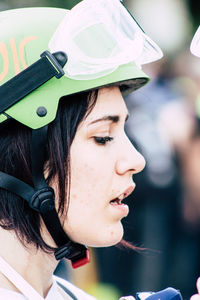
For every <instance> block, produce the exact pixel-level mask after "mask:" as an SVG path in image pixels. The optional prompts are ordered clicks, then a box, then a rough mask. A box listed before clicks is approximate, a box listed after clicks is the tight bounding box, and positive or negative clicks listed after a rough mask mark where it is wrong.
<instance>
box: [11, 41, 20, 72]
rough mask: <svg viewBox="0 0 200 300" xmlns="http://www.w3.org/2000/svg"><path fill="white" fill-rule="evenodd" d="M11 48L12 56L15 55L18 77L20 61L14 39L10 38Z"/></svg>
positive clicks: (14, 60) (14, 61)
mask: <svg viewBox="0 0 200 300" xmlns="http://www.w3.org/2000/svg"><path fill="white" fill-rule="evenodd" d="M10 46H11V50H12V55H13V63H14V68H15V74H16V75H17V74H18V73H19V72H20V66H19V60H18V56H17V48H16V44H15V40H14V38H10Z"/></svg>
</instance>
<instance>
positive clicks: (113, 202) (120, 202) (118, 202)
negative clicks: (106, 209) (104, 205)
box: [110, 197, 124, 205]
mask: <svg viewBox="0 0 200 300" xmlns="http://www.w3.org/2000/svg"><path fill="white" fill-rule="evenodd" d="M123 199H124V197H123V198H122V199H120V198H116V199H113V200H111V201H110V204H111V205H123V203H122V200H123Z"/></svg>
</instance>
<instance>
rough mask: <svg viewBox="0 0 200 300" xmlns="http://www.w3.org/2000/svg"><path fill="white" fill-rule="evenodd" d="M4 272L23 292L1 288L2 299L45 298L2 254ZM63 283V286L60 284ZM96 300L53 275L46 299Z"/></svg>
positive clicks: (1, 260)
mask: <svg viewBox="0 0 200 300" xmlns="http://www.w3.org/2000/svg"><path fill="white" fill-rule="evenodd" d="M0 272H2V273H3V274H4V275H5V276H6V277H7V278H8V279H9V280H10V281H11V282H12V283H13V284H14V285H15V286H16V287H17V288H18V290H19V291H20V292H21V293H18V292H14V291H11V290H8V289H4V288H0V300H44V298H43V297H42V296H40V295H39V293H38V292H37V291H36V290H35V289H34V288H33V287H32V286H31V285H30V284H29V283H28V282H27V281H26V280H25V279H24V278H23V277H22V276H21V275H20V274H19V273H17V272H16V271H15V269H13V268H12V267H11V266H10V265H9V264H8V263H7V262H6V261H5V260H4V259H3V258H2V257H1V256H0ZM60 285H61V286H60ZM72 299H73V300H74V299H78V300H79V299H80V300H95V298H94V297H92V296H90V295H88V294H87V293H85V292H84V291H82V290H81V289H79V288H77V287H75V286H74V285H73V284H71V283H69V282H68V281H66V280H64V279H61V278H59V277H56V276H53V284H52V287H51V288H50V290H49V292H48V294H47V296H46V298H45V300H72Z"/></svg>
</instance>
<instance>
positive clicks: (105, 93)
mask: <svg viewBox="0 0 200 300" xmlns="http://www.w3.org/2000/svg"><path fill="white" fill-rule="evenodd" d="M127 113H128V111H127V108H126V104H125V102H124V99H123V97H122V94H121V92H120V89H119V88H118V87H108V88H101V89H99V91H98V97H97V102H96V104H95V106H94V108H93V109H92V111H91V112H90V114H89V115H88V116H87V118H86V121H87V122H92V121H93V120H94V119H96V118H101V117H103V116H105V115H118V116H119V117H120V116H122V117H123V116H126V115H127Z"/></svg>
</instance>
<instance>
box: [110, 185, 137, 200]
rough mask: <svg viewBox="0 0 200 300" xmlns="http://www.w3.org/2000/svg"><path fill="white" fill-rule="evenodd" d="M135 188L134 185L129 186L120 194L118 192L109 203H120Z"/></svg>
mask: <svg viewBox="0 0 200 300" xmlns="http://www.w3.org/2000/svg"><path fill="white" fill-rule="evenodd" d="M134 189H135V186H130V187H129V188H127V189H126V190H125V191H124V192H123V193H122V194H120V195H119V196H118V197H116V198H115V199H113V200H111V201H110V204H112V205H122V201H123V200H124V199H125V198H127V197H128V196H129V195H130V194H131V193H132V192H133V190H134Z"/></svg>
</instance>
